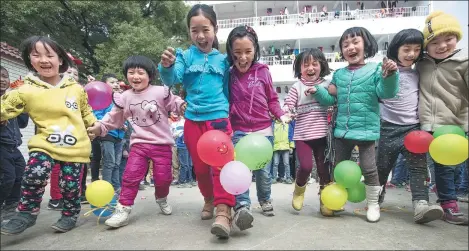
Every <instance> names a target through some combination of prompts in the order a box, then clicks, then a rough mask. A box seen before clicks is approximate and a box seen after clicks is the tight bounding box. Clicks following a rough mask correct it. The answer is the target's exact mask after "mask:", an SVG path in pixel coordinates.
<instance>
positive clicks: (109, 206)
mask: <svg viewBox="0 0 469 251" xmlns="http://www.w3.org/2000/svg"><path fill="white" fill-rule="evenodd" d="M99 209H102V211H101V213H99V215H98V219H97V221H96V224H97V225H98V226H99V219H101V216H102V215H103V213H104V212H106V211H107V210H108V209H109V210H111V211H114V209H115V206H112V205H106V206H104V207H96V208H93V209H91V210H89V211H88V212H86V213H84V214H83V216H85V217H88V216H90V215H91V214H92V213H93V212H94V211H96V210H99Z"/></svg>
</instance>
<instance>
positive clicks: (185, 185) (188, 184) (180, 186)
mask: <svg viewBox="0 0 469 251" xmlns="http://www.w3.org/2000/svg"><path fill="white" fill-rule="evenodd" d="M177 187H178V188H191V187H192V185H191V184H190V183H189V182H187V183H182V184H179V185H178V186H177Z"/></svg>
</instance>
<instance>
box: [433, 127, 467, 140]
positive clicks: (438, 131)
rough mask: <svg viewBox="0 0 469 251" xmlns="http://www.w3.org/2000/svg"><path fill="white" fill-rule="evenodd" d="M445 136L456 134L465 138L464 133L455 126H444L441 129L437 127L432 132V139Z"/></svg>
mask: <svg viewBox="0 0 469 251" xmlns="http://www.w3.org/2000/svg"><path fill="white" fill-rule="evenodd" d="M445 134H457V135H460V136H463V137H466V133H465V132H464V130H463V129H462V128H461V127H459V126H455V125H445V126H442V127H438V128H437V129H436V130H435V131H434V132H433V138H435V139H436V138H437V137H439V136H441V135H445Z"/></svg>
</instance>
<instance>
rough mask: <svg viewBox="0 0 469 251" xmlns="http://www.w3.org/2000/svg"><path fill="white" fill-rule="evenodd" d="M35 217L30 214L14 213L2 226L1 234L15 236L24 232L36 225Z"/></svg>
mask: <svg viewBox="0 0 469 251" xmlns="http://www.w3.org/2000/svg"><path fill="white" fill-rule="evenodd" d="M36 219H37V215H32V214H31V213H23V212H19V213H16V215H15V216H13V217H12V218H11V219H10V220H9V221H8V222H7V223H5V224H3V225H2V234H4V235H15V234H20V233H22V232H24V230H26V229H27V228H29V227H32V226H34V224H36Z"/></svg>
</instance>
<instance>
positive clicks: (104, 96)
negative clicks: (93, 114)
mask: <svg viewBox="0 0 469 251" xmlns="http://www.w3.org/2000/svg"><path fill="white" fill-rule="evenodd" d="M85 91H86V93H87V94H88V103H89V104H90V106H91V108H93V110H95V111H96V110H103V109H106V108H107V107H108V106H109V105H110V104H111V103H112V89H111V87H110V86H109V85H108V84H106V83H103V82H100V81H92V82H90V83H88V84H87V85H85Z"/></svg>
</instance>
